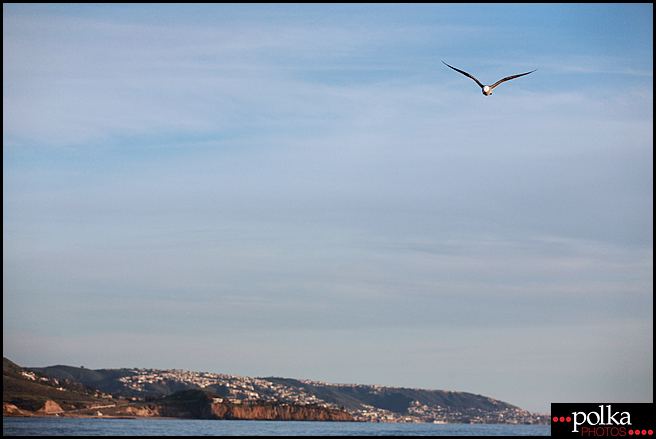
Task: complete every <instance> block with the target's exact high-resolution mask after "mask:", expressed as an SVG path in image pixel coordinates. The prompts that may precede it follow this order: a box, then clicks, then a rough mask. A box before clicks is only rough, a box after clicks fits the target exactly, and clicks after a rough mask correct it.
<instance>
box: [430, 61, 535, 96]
mask: <svg viewBox="0 0 656 439" xmlns="http://www.w3.org/2000/svg"><path fill="white" fill-rule="evenodd" d="M442 63H443V64H444V65H445V66H447V67H451V66H450V65H448V64H447V63H445V62H444V61H442ZM451 68H452V69H453V70H455V71H456V72H458V73H462V74H463V75H465V76H469V77H470V78H471V79H473V80H474V81H476V84H478V86H479V87H481V88H482V89H483V94H484V95H485V96H490V95H491V94H492V89H494V87H496V86H497V85H499V84H501V83H502V82H506V81H510V80H511V79H515V78H519V77H520V76H524V75H528V74H529V73H533V72H534V71H535V70H537V69H535V70H531V71H530V72H527V73H522V74H520V75H513V76H508V77H506V78H503V79H502V80H500V81H497V82H495V83H494V84H493V85H483V84H481V82H480V81H479V80H478V79H476V78H474V77H473V76H472V75H470V74H469V73H467V72H463V71H462V70H458V69H456V68H455V67H451Z"/></svg>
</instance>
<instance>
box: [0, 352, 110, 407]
mask: <svg viewBox="0 0 656 439" xmlns="http://www.w3.org/2000/svg"><path fill="white" fill-rule="evenodd" d="M107 397H109V395H106V394H102V393H101V392H99V391H98V390H96V389H95V388H93V387H89V386H87V385H84V384H82V383H80V382H73V381H67V380H63V379H57V378H52V377H49V376H47V375H45V374H42V373H40V372H37V371H31V370H28V369H25V368H23V367H20V366H18V365H16V364H14V363H12V362H11V361H9V360H8V359H6V358H3V360H2V402H3V414H11V413H6V410H5V409H9V410H10V411H13V412H14V413H13V414H14V415H23V416H30V415H31V414H32V412H36V413H54V412H58V411H63V410H76V409H80V408H85V407H94V406H99V405H105V404H107V399H106V398H107ZM12 407H15V410H14V409H13V408H12Z"/></svg>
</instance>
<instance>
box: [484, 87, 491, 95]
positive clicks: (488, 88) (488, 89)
mask: <svg viewBox="0 0 656 439" xmlns="http://www.w3.org/2000/svg"><path fill="white" fill-rule="evenodd" d="M483 94H484V95H485V96H490V95H491V94H492V91H491V90H490V86H489V85H486V86H484V87H483Z"/></svg>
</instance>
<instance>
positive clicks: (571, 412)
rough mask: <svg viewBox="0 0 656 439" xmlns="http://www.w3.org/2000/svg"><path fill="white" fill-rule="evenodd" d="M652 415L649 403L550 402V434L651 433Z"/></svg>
mask: <svg viewBox="0 0 656 439" xmlns="http://www.w3.org/2000/svg"><path fill="white" fill-rule="evenodd" d="M655 418H656V415H655V414H654V404H653V403H609V402H604V403H601V402H599V403H552V404H551V434H552V435H556V434H565V435H572V434H573V435H574V436H577V437H581V436H584V437H617V436H637V437H640V436H643V435H645V436H647V437H649V436H651V437H653V435H654V419H655Z"/></svg>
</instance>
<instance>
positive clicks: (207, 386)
mask: <svg viewBox="0 0 656 439" xmlns="http://www.w3.org/2000/svg"><path fill="white" fill-rule="evenodd" d="M32 370H34V371H38V372H41V373H43V374H46V375H48V376H50V377H53V378H58V379H68V380H76V381H78V382H80V383H82V384H85V385H92V386H94V387H96V388H98V389H99V390H100V391H102V392H106V393H113V394H115V393H120V394H122V395H129V396H133V397H137V398H140V399H143V400H149V401H152V400H154V399H157V400H161V399H162V398H163V397H165V396H169V395H173V394H175V393H176V392H180V391H187V390H202V391H205V392H209V393H211V394H212V395H214V396H215V397H220V398H225V399H226V400H229V401H231V402H232V403H234V404H251V405H252V404H260V405H262V404H266V403H269V404H288V405H289V404H293V405H300V406H317V407H323V408H326V409H341V408H343V409H344V410H346V411H347V412H348V413H350V414H351V415H352V416H353V417H354V418H355V419H356V420H359V421H373V422H381V421H382V422H465V423H469V422H472V423H532V424H534V423H547V422H548V419H549V417H548V416H546V415H539V414H532V413H529V412H527V411H526V410H522V409H520V408H518V407H516V406H514V405H511V404H508V403H506V402H503V401H498V400H495V399H492V398H489V397H485V396H482V395H476V394H472V393H467V392H454V391H447V390H423V389H410V388H399V387H385V386H371V385H360V384H330V383H322V382H317V381H309V380H298V379H290V378H279V377H268V378H249V377H239V376H233V375H223V374H216V373H208V372H189V371H183V370H158V369H96V370H89V369H85V368H82V367H79V368H78V367H73V366H50V367H44V368H33V369H32Z"/></svg>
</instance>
